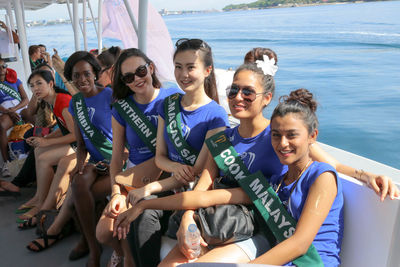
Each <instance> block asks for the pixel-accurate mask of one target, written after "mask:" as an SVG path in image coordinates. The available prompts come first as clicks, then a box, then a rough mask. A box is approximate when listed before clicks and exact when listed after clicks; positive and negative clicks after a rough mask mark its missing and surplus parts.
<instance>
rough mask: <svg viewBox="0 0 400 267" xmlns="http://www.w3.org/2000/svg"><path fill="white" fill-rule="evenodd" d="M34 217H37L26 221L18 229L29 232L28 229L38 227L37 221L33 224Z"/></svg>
mask: <svg viewBox="0 0 400 267" xmlns="http://www.w3.org/2000/svg"><path fill="white" fill-rule="evenodd" d="M34 217H35V216H33V217H31V218H29V219H27V220H25V221H24V222H23V223H20V224H19V225H18V229H19V230H27V229H31V228H34V227H36V225H37V220H36V222H35V223H33V218H34ZM35 219H36V218H35Z"/></svg>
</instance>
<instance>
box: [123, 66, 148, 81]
mask: <svg viewBox="0 0 400 267" xmlns="http://www.w3.org/2000/svg"><path fill="white" fill-rule="evenodd" d="M148 66H149V63H146V64H144V65H141V66H139V67H137V69H136V71H135V72H134V73H133V72H127V73H125V74H124V75H122V77H121V80H122V81H123V82H124V83H125V84H129V83H133V82H134V81H135V76H138V77H140V78H143V77H144V76H146V75H147V67H148Z"/></svg>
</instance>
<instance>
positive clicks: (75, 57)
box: [64, 51, 101, 81]
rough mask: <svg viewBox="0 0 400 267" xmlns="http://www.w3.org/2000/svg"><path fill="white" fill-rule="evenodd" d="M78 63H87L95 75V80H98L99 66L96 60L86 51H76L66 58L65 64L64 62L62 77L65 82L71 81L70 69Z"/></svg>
mask: <svg viewBox="0 0 400 267" xmlns="http://www.w3.org/2000/svg"><path fill="white" fill-rule="evenodd" d="M79 61H86V62H87V63H89V64H90V65H91V66H92V68H93V72H94V74H95V75H96V80H97V79H98V78H99V72H100V70H101V66H100V64H99V62H98V61H97V59H96V58H95V57H94V56H93V55H92V54H90V53H89V52H87V51H76V52H75V53H73V54H72V55H71V56H70V57H69V58H68V60H67V62H65V66H64V76H65V78H66V79H67V80H69V81H70V80H72V69H73V67H74V66H75V64H76V63H78V62H79Z"/></svg>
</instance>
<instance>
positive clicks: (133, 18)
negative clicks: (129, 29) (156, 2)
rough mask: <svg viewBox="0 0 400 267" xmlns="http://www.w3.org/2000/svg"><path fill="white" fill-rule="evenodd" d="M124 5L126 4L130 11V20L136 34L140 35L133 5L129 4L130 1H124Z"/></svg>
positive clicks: (127, 9)
mask: <svg viewBox="0 0 400 267" xmlns="http://www.w3.org/2000/svg"><path fill="white" fill-rule="evenodd" d="M124 3H125V8H126V11H128V15H129V18H130V19H131V22H132V26H133V28H134V29H135V32H136V34H138V31H139V30H138V26H137V23H136V20H135V16H134V15H133V13H132V8H131V5H130V4H129V1H128V0H124ZM139 12H140V10H139Z"/></svg>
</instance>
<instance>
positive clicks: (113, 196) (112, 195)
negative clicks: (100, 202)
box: [110, 193, 121, 199]
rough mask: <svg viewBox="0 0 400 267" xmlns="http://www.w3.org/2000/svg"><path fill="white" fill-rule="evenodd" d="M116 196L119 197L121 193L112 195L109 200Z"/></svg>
mask: <svg viewBox="0 0 400 267" xmlns="http://www.w3.org/2000/svg"><path fill="white" fill-rule="evenodd" d="M116 195H121V193H114V194H112V195H111V198H110V199H113V198H114V197H115V196H116Z"/></svg>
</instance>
